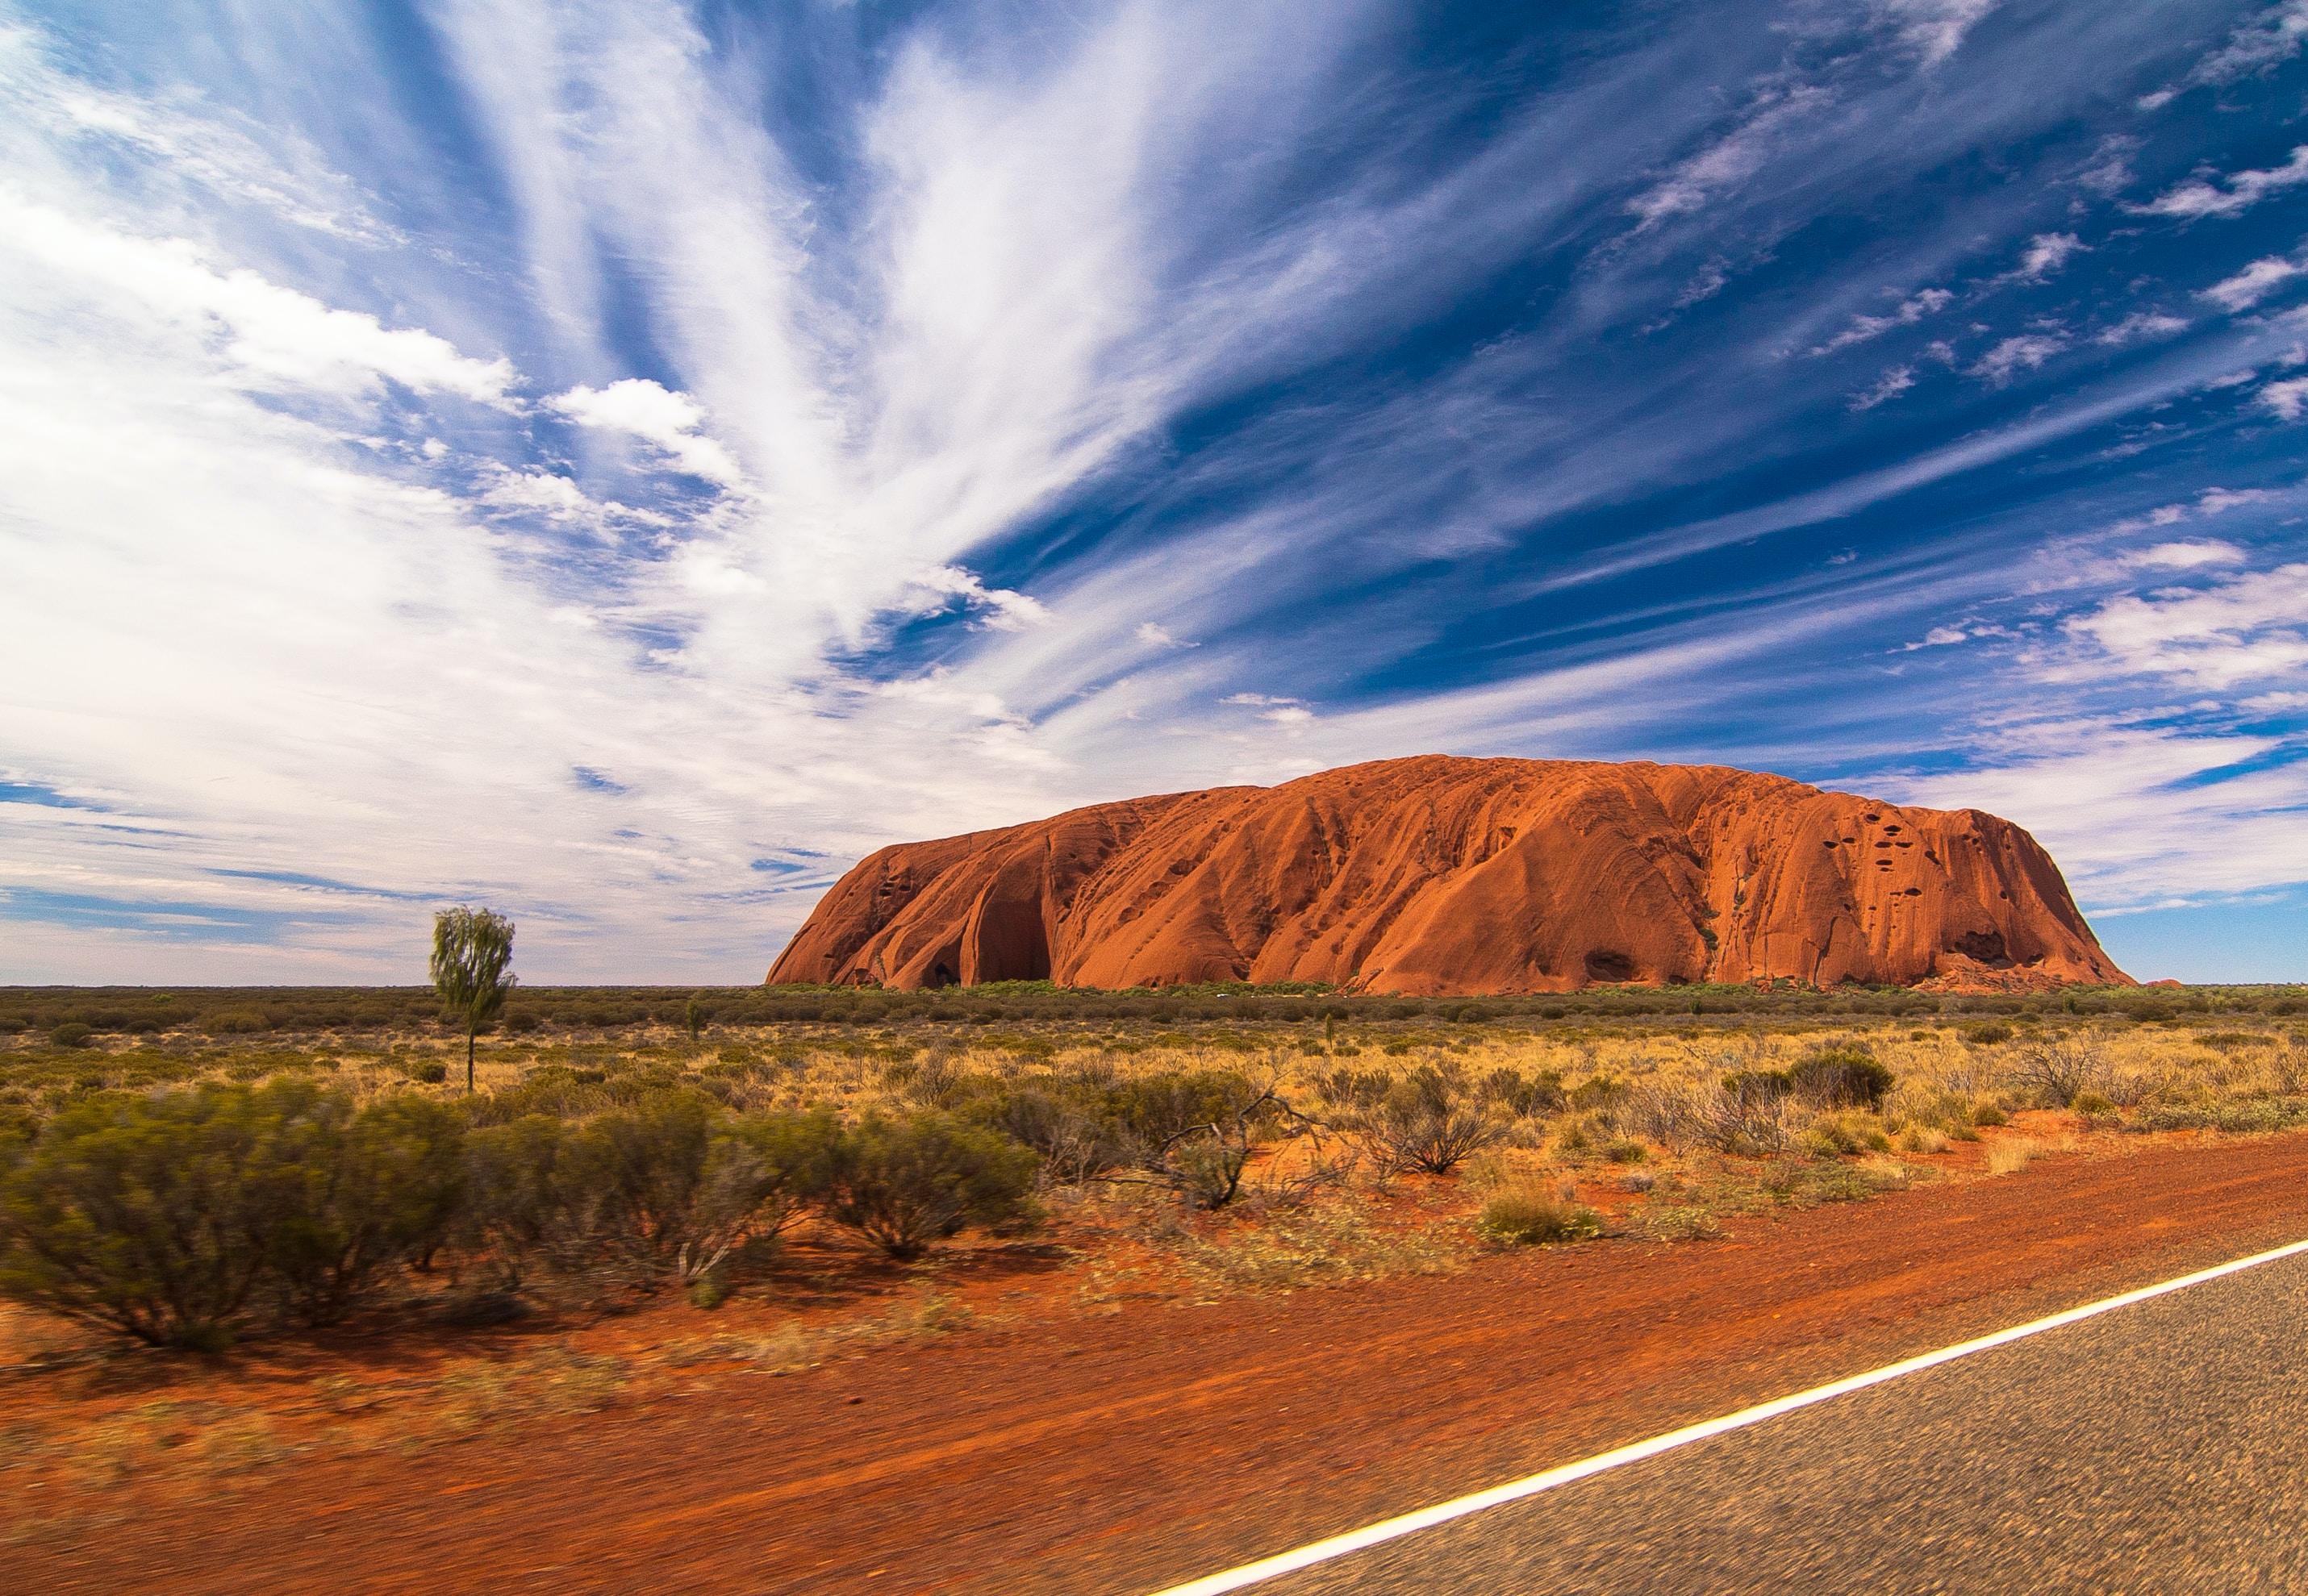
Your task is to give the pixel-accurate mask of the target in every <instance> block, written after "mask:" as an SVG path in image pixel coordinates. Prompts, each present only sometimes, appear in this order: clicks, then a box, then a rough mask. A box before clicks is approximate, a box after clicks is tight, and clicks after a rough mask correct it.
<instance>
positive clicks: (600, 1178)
mask: <svg viewBox="0 0 2308 1596" xmlns="http://www.w3.org/2000/svg"><path fill="white" fill-rule="evenodd" d="M835 1139H836V1130H835V1126H834V1122H833V1120H832V1117H831V1115H828V1114H817V1115H799V1114H782V1115H778V1114H771V1115H762V1116H758V1117H755V1118H752V1119H748V1120H730V1119H729V1118H728V1116H727V1114H726V1113H725V1111H723V1110H722V1108H721V1106H720V1104H719V1103H717V1102H715V1101H714V1100H713V1099H712V1098H710V1097H709V1096H706V1095H705V1094H702V1093H700V1092H696V1091H693V1090H689V1089H686V1088H674V1089H669V1090H660V1091H656V1092H652V1093H650V1094H648V1095H646V1096H644V1097H642V1099H640V1100H639V1101H638V1102H636V1103H633V1105H631V1106H630V1107H627V1108H622V1109H617V1110H614V1111H610V1112H608V1113H605V1114H602V1115H599V1117H597V1118H596V1119H594V1120H592V1121H591V1122H590V1123H589V1124H587V1125H585V1126H583V1127H582V1128H579V1129H578V1130H576V1131H575V1132H574V1133H573V1135H572V1137H570V1140H569V1145H568V1147H567V1149H566V1153H565V1156H564V1159H563V1161H562V1164H561V1168H560V1170H559V1171H558V1174H557V1179H558V1180H559V1182H560V1183H561V1186H562V1190H563V1199H562V1203H561V1212H562V1214H563V1216H564V1225H566V1226H567V1227H568V1228H567V1229H566V1230H564V1235H563V1237H562V1239H561V1240H562V1244H563V1245H562V1254H563V1261H564V1265H565V1264H566V1263H567V1262H568V1261H569V1258H568V1248H570V1247H571V1246H574V1247H575V1248H577V1249H578V1250H579V1251H580V1253H581V1254H582V1255H586V1256H584V1257H581V1259H580V1260H579V1261H581V1262H585V1263H590V1264H591V1265H593V1266H597V1267H607V1269H608V1270H609V1271H610V1272H611V1273H613V1274H616V1275H618V1276H620V1277H622V1278H624V1279H627V1280H630V1281H631V1282H633V1283H635V1284H639V1285H642V1286H649V1285H653V1284H655V1283H657V1282H658V1281H659V1280H661V1279H664V1278H666V1277H667V1276H670V1277H671V1278H673V1279H675V1280H678V1281H684V1282H687V1281H693V1280H697V1279H700V1278H702V1277H704V1276H706V1275H708V1274H712V1273H714V1272H716V1271H718V1270H719V1269H721V1268H722V1267H723V1266H724V1265H725V1264H726V1263H727V1262H728V1259H729V1258H730V1257H731V1255H732V1254H734V1253H736V1251H737V1250H738V1249H739V1248H743V1247H745V1246H747V1245H749V1244H753V1243H756V1242H762V1241H766V1240H771V1239H773V1238H774V1237H776V1236H777V1235H778V1233H779V1232H780V1231H783V1230H784V1229H785V1228H786V1227H787V1226H788V1224H790V1223H792V1222H793V1220H794V1218H795V1217H796V1216H797V1214H798V1213H799V1212H800V1209H801V1206H802V1205H803V1203H804V1202H805V1201H806V1200H808V1199H809V1198H811V1197H814V1196H815V1195H816V1194H817V1193H818V1191H819V1190H820V1189H821V1188H822V1186H823V1184H824V1182H825V1180H826V1178H827V1173H828V1165H829V1162H830V1160H831V1154H832V1148H833V1145H834V1142H835Z"/></svg>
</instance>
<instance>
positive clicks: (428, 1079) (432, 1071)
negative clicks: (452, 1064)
mask: <svg viewBox="0 0 2308 1596" xmlns="http://www.w3.org/2000/svg"><path fill="white" fill-rule="evenodd" d="M402 1073H403V1074H405V1075H406V1076H408V1077H409V1079H410V1080H412V1081H415V1082H416V1083H417V1084H418V1085H420V1086H437V1085H440V1084H441V1083H442V1082H443V1081H445V1080H447V1079H448V1078H449V1067H448V1066H447V1065H446V1064H444V1063H442V1062H441V1061H440V1060H438V1059H420V1060H418V1061H417V1062H416V1063H414V1064H411V1065H409V1067H408V1068H406V1069H405V1070H403V1071H402Z"/></svg>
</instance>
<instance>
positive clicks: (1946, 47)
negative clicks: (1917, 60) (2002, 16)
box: [1876, 0, 2001, 66]
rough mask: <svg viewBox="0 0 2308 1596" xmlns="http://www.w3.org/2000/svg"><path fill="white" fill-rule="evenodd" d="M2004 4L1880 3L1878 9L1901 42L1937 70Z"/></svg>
mask: <svg viewBox="0 0 2308 1596" xmlns="http://www.w3.org/2000/svg"><path fill="white" fill-rule="evenodd" d="M2000 3H2001V0H1877V4H1876V9H1877V10H1878V12H1879V13H1882V16H1883V17H1884V18H1885V19H1886V20H1887V21H1889V22H1890V24H1891V25H1892V27H1893V28H1894V29H1895V30H1897V32H1898V34H1899V40H1900V42H1901V43H1902V44H1904V45H1906V46H1907V47H1908V48H1910V49H1912V50H1914V51H1916V53H1917V54H1918V55H1919V56H1922V57H1923V60H1924V64H1925V65H1926V66H1937V65H1939V64H1940V63H1942V62H1943V61H1945V60H1946V59H1947V58H1948V57H1949V56H1952V55H1954V54H1955V53H1956V51H1957V50H1958V49H1959V48H1960V47H1962V44H1963V40H1964V36H1965V35H1966V34H1968V33H1969V32H1970V31H1971V30H1972V29H1973V28H1974V27H1976V25H1977V24H1978V22H1979V21H1980V20H1981V19H1982V18H1984V17H1985V16H1986V15H1987V14H1988V13H1990V12H1992V11H1994V9H1995V8H1996V6H1997V5H1998V4H2000Z"/></svg>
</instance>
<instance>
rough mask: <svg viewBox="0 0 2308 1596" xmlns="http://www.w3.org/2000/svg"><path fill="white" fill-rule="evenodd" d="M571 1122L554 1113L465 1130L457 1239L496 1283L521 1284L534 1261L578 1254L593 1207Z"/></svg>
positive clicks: (505, 1287) (502, 1285)
mask: <svg viewBox="0 0 2308 1596" xmlns="http://www.w3.org/2000/svg"><path fill="white" fill-rule="evenodd" d="M571 1141H572V1136H571V1132H570V1130H569V1128H568V1127H566V1126H564V1124H563V1123H562V1122H561V1121H560V1120H557V1119H555V1118H554V1117H553V1116H551V1115H549V1114H538V1113H530V1114H524V1115H522V1116H521V1117H520V1118H519V1119H515V1120H506V1121H504V1123H502V1124H496V1125H485V1126H482V1127H481V1128H478V1129H476V1130H474V1131H473V1132H472V1133H471V1134H470V1135H469V1136H468V1137H466V1138H465V1192H466V1196H465V1208H464V1212H463V1214H461V1216H460V1219H459V1225H458V1240H459V1242H460V1244H461V1246H462V1247H463V1248H464V1249H465V1250H466V1251H467V1252H469V1253H470V1254H472V1255H474V1256H475V1257H478V1259H479V1260H480V1261H481V1262H482V1264H483V1265H484V1266H486V1267H487V1270H488V1272H489V1274H490V1275H491V1276H492V1278H493V1279H494V1280H495V1282H496V1283H497V1286H498V1287H499V1288H500V1289H502V1290H504V1291H516V1290H518V1289H519V1288H520V1287H521V1283H522V1282H523V1281H524V1280H526V1279H527V1278H528V1276H529V1274H530V1272H531V1270H532V1269H534V1268H536V1267H538V1266H555V1265H556V1264H560V1263H563V1262H564V1261H566V1262H572V1263H573V1262H575V1261H576V1258H577V1256H578V1253H579V1252H580V1250H581V1244H582V1240H583V1238H584V1236H585V1234H586V1232H587V1231H588V1228H589V1226H588V1223H587V1218H588V1210H587V1206H586V1205H585V1203H584V1202H583V1198H582V1194H581V1188H580V1186H579V1182H578V1180H577V1178H576V1170H575V1168H574V1164H575V1160H574V1159H573V1157H572V1156H571Z"/></svg>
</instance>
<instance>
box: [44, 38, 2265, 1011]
mask: <svg viewBox="0 0 2308 1596" xmlns="http://www.w3.org/2000/svg"><path fill="white" fill-rule="evenodd" d="M2304 445H2308V0H2283V3H2282V4H2275V5H2269V4H2233V3H2226V0H2221V3H2214V0H2127V3H2126V4H2120V5H2111V4H2106V3H2105V0H2074V3H2062V0H1782V3H1780V4H1744V3H1742V0H1718V3H1712V4H1706V5H1687V4H1666V3H1662V4H1622V5H1602V4H1583V5H1582V4H1569V3H1564V4H1548V5H1544V6H1498V5H1494V4H1455V5H1454V4H1378V3H1374V0H1308V3H1305V4H1261V3H1259V0H1224V3H1222V4H1220V3H1211V4H1203V3H1201V0H1150V3H1146V4H1127V3H1124V4H1113V3H1108V0H1073V3H1071V4H1065V5H1063V6H1056V5H1050V4H1046V3H1043V0H1021V3H1017V4H1001V3H994V4H887V3H875V0H853V3H844V4H836V3H833V0H776V3H771V0H759V3H755V4H699V5H691V6H684V5H679V4H668V3H659V0H617V3H616V4H589V3H587V0H556V3H554V4H546V3H545V0H534V3H531V0H400V3H394V4H369V5H363V4H356V3H354V0H335V3H331V4H296V3H294V0H245V3H243V4H221V3H220V4H191V3H178V0H142V3H140V4H137V5H134V6H120V5H116V4H101V3H96V4H32V5H24V4H18V3H16V0H0V981H14V982H134V983H148V982H158V983H179V982H182V983H193V982H268V983H270V982H367V981H412V980H421V979H422V977H423V968H424V963H423V961H424V956H425V951H426V939H427V934H428V920H429V915H430V913H431V911H432V910H433V909H434V908H435V907H436V906H438V905H443V904H445V903H450V902H458V901H466V902H475V903H487V904H489V905H495V906H496V907H497V908H499V909H501V910H503V911H504V912H505V913H507V914H510V915H511V916H512V918H513V919H514V920H515V921H516V922H518V924H519V926H520V943H519V950H520V951H519V957H518V959H517V964H518V967H519V968H520V969H521V972H522V974H523V976H524V978H525V979H527V980H530V981H532V982H540V981H545V982H549V981H625V982H660V981H662V982H742V981H752V980H758V979H759V978H760V976H761V974H762V971H763V970H765V969H766V968H767V966H768V965H769V962H770V960H771V956H772V955H774V953H775V952H776V951H777V949H778V948H779V947H780V946H781V945H782V943H783V942H784V940H786V938H787V937H788V936H789V935H790V934H791V932H792V931H794V929H795V928H796V927H797V926H798V925H799V923H800V922H801V921H802V919H803V917H804V916H805V914H807V912H808V910H809V907H810V905H811V904H812V903H813V902H814V900H815V898H816V897H818V896H819V895H820V894H821V893H822V891H823V890H824V888H826V887H827V886H828V885H829V884H830V883H831V881H832V880H835V879H836V878H838V876H839V875H840V872H841V871H843V870H845V869H846V868H847V867H848V865H849V864H851V863H852V862H855V861H856V860H857V858H859V857H860V856H861V855H863V854H865V853H866V852H869V851H870V850H872V849H873V848H874V847H877V846H880V845H883V844H885V843H889V842H893V841H900V840H905V839H909V838H915V837H929V836H943V835H948V834H952V833H954V832H959V831H963V830H969V829H973V828H981V827H986V826H993V825H1001V824H1008V823H1013V822H1017V821H1021V820H1026V819H1034V818H1038V817H1039V816H1042V815H1045V814H1048V813H1051V812H1054V811H1057V810H1060V809H1063V808H1066V807H1069V806H1072V805H1075V804H1080V803H1085V802H1097V801H1100V800H1104V799H1110V798H1117V797H1124V796H1129V795H1133V794H1141V793H1148V792H1164V791H1176V790H1179V789H1182V788H1188V787H1195V786H1201V785H1215V784H1223V783H1236V782H1253V783H1271V782H1275V781H1280V780H1286V779H1288V778H1289V777H1293V776H1296V775H1301V774H1304V773H1305V772H1308V771H1311V770H1315V769H1320V768H1325V767H1329V766H1333V765H1339V764H1344V763H1348V762H1351V761H1354V760H1357V759H1375V758H1383V757H1389V756H1395V755H1404V754H1412V753H1424V752H1436V751H1441V752H1450V753H1460V754H1511V755H1520V756H1529V757H1543V758H1584V759H1662V760H1700V761H1709V762H1719V763H1726V764H1735V765H1740V766H1744V767H1748V768H1761V769H1768V770H1774V771H1778V772H1782V773H1784V774H1787V775H1788V776H1792V777H1798V778H1800V779H1803V780H1805V781H1811V782H1816V783H1819V784H1821V785H1830V786H1835V787H1839V788H1843V789H1846V790H1852V791H1857V792H1862V793H1865V794H1871V795H1874V796H1879V797H1882V798H1887V799H1890V800H1893V801H1899V802H1917V803H1925V804H1933V805H1942V806H1966V805H1968V806H1974V807H1978V808H1982V809H1986V810H1990V811H1994V812H1997V813H2000V814H2002V815H2005V816H2007V817H2009V818H2011V819H2014V820H2016V821H2018V822H2019V823H2020V824H2021V825H2023V826H2026V827H2028V828H2029V829H2030V830H2032V831H2033V832H2034V833H2035V834H2036V835H2037V837H2038V838H2040V839H2041V840H2042V841H2043V842H2044V843H2045V845H2046V846H2048V847H2049V848H2050V849H2051V850H2052V852H2053V854H2054V856H2055V857H2056V858H2057V859H2058V860H2059V861H2060V862H2061V864H2062V866H2063V869H2064V871H2066V874H2067V877H2068V880H2069V881H2070V883H2071V887H2072V888H2073V889H2074V891H2075V893H2076V896H2077V897H2078V899H2079V901H2080V903H2081V904H2082V905H2083V906H2084V908H2085V909H2086V911H2087V912H2088V914H2089V915H2090V917H2091V919H2092V922H2093V923H2094V925H2095V927H2096V929H2097V931H2099V933H2100V935H2101V937H2102V940H2103V941H2104V942H2105V943H2106V946H2107V948H2109V950H2110V952H2111V953H2113V954H2114V956H2115V957H2116V958H2117V959H2118V961H2119V962H2120V963H2122V964H2123V965H2125V966H2126V967H2127V968H2128V969H2129V970H2131V973H2133V974H2136V975H2139V976H2140V977H2142V978H2153V977H2159V976H2176V977H2179V978H2182V979H2185V980H2196V981H2209V980H2259V981H2269V980H2283V979H2289V980H2303V979H2308V521H2304V519H2303V518H2304V516H2308V482H2304V471H2303V456H2304Z"/></svg>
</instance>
